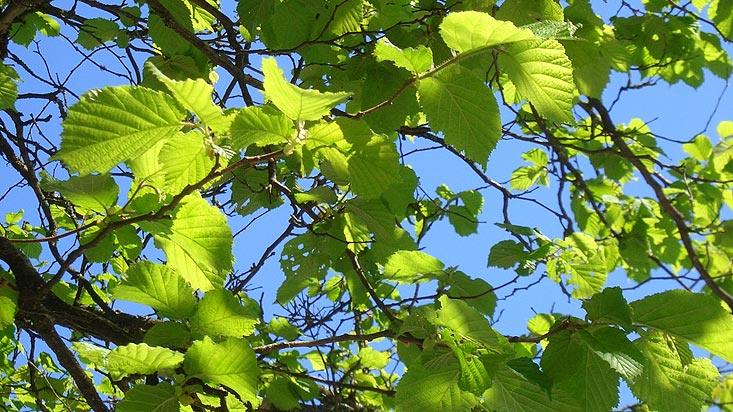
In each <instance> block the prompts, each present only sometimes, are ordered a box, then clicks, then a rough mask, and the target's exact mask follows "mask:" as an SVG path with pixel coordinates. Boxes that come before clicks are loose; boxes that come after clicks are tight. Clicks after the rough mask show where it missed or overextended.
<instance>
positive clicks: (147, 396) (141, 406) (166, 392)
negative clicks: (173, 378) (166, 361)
mask: <svg viewBox="0 0 733 412" xmlns="http://www.w3.org/2000/svg"><path fill="white" fill-rule="evenodd" d="M180 410H181V404H180V403H179V402H178V395H177V394H176V390H175V388H174V387H173V385H171V384H170V383H168V382H161V383H159V384H157V385H155V386H150V385H137V386H135V387H134V388H132V389H130V390H129V391H128V392H127V393H125V399H123V400H122V401H121V402H120V403H119V404H117V406H116V407H115V411H117V412H151V411H154V412H179V411H180Z"/></svg>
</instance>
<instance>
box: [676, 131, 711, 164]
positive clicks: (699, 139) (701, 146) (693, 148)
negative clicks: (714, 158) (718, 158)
mask: <svg viewBox="0 0 733 412" xmlns="http://www.w3.org/2000/svg"><path fill="white" fill-rule="evenodd" d="M682 149H683V150H684V151H685V152H686V153H687V154H689V155H690V156H692V157H693V158H694V159H696V160H699V161H701V162H704V161H706V160H709V159H710V155H712V153H713V145H712V143H710V139H709V138H707V137H706V136H703V135H697V136H695V138H694V139H693V140H692V141H691V142H689V143H685V144H683V145H682Z"/></svg>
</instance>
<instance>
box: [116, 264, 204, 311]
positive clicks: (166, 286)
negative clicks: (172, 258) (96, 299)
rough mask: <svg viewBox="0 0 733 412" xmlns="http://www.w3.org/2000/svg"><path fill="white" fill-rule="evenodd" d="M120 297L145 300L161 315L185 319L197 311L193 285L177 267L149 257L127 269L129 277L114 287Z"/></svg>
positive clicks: (117, 296)
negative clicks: (178, 271)
mask: <svg viewBox="0 0 733 412" xmlns="http://www.w3.org/2000/svg"><path fill="white" fill-rule="evenodd" d="M114 297H115V298H116V299H122V300H129V301H131V302H137V303H142V304H143V305H148V306H150V307H151V308H153V309H155V310H157V311H158V313H159V314H160V315H161V316H165V317H169V318H173V319H183V318H187V317H188V316H190V315H191V314H193V311H194V308H195V306H196V298H195V297H194V295H193V289H191V287H190V286H188V283H187V282H186V281H185V280H184V279H183V277H182V276H181V275H179V274H178V273H177V272H176V271H175V270H174V269H173V268H171V267H168V266H165V265H160V264H157V263H153V262H150V261H147V260H144V261H141V262H138V263H136V264H134V265H132V266H130V268H129V269H128V270H127V277H126V278H124V279H123V281H122V284H120V285H118V286H117V287H116V288H115V289H114Z"/></svg>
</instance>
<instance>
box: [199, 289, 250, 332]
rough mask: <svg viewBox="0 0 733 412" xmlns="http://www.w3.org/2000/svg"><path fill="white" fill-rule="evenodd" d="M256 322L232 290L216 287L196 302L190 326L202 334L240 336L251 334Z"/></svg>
mask: <svg viewBox="0 0 733 412" xmlns="http://www.w3.org/2000/svg"><path fill="white" fill-rule="evenodd" d="M258 322H259V321H258V319H257V318H254V317H252V314H251V313H250V311H248V310H247V309H246V308H245V307H244V306H243V305H242V304H241V303H240V302H239V300H238V299H237V298H236V297H234V295H232V292H230V291H228V290H224V289H218V290H212V291H209V292H207V293H206V295H204V297H203V299H201V301H200V302H199V303H198V305H197V310H196V313H195V314H194V315H193V317H191V328H192V329H193V330H194V331H195V332H199V333H201V334H203V335H210V336H234V337H241V336H249V335H251V334H252V333H253V332H254V329H255V325H256V324H257V323H258Z"/></svg>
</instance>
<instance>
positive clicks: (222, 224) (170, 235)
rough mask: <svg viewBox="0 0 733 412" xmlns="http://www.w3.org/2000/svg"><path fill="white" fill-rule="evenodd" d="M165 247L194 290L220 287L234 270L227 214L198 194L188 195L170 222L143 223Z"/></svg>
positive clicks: (157, 243)
mask: <svg viewBox="0 0 733 412" xmlns="http://www.w3.org/2000/svg"><path fill="white" fill-rule="evenodd" d="M140 227H141V228H143V230H145V231H147V232H149V233H152V234H153V235H154V237H155V244H156V245H157V246H158V247H159V248H161V249H163V251H164V252H165V255H166V258H167V264H168V265H170V266H171V267H172V268H173V269H175V270H176V272H178V273H179V274H180V275H181V276H183V278H184V279H186V281H187V282H188V283H189V284H190V285H191V287H193V288H194V289H200V290H202V291H204V292H205V291H208V290H211V289H214V288H218V287H221V286H222V285H223V283H224V277H225V276H226V275H227V274H228V273H229V272H230V271H231V268H232V263H233V259H234V258H233V256H232V232H231V228H230V227H229V225H228V224H227V220H226V217H225V216H224V215H223V214H222V213H221V211H219V209H217V208H216V207H214V206H211V205H209V204H208V203H207V202H206V200H204V199H202V198H201V196H200V195H199V194H197V193H194V194H191V195H189V196H186V197H185V198H184V199H183V201H181V203H180V205H179V206H178V208H177V209H176V211H175V212H174V213H173V219H171V220H170V221H156V222H140Z"/></svg>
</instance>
